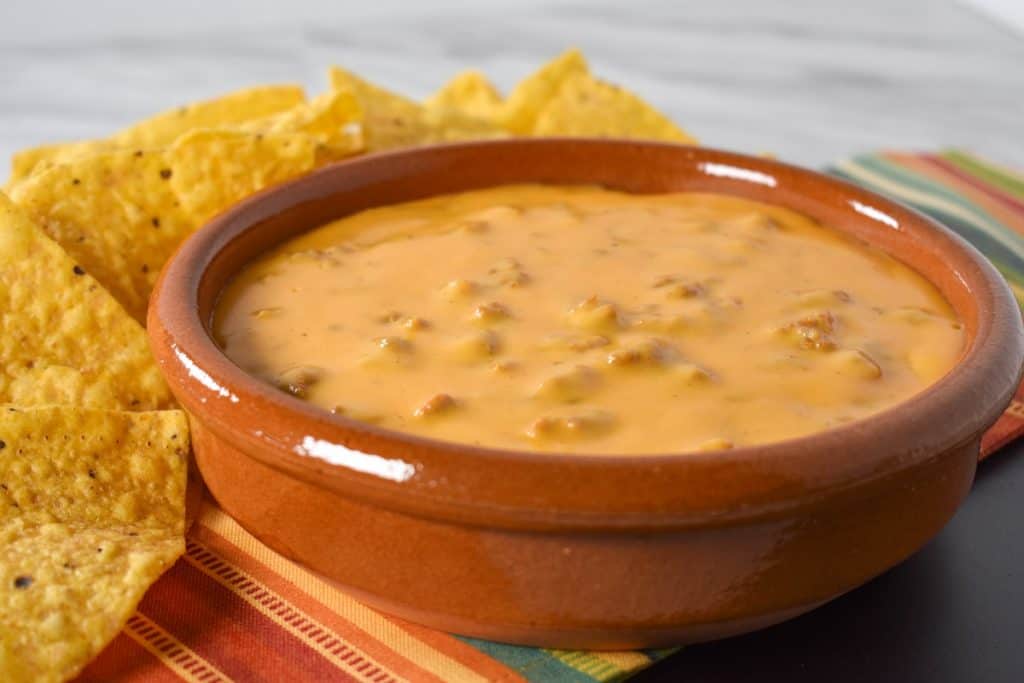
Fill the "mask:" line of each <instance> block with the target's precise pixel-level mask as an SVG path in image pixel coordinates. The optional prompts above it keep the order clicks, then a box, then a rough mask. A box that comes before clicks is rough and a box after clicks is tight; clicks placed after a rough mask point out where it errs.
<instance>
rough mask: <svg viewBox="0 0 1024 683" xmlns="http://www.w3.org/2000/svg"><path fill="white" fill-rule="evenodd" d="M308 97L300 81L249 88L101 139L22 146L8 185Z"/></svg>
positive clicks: (272, 111)
mask: <svg viewBox="0 0 1024 683" xmlns="http://www.w3.org/2000/svg"><path fill="white" fill-rule="evenodd" d="M304 100H305V95H304V94H303V91H302V88H300V87H299V86H296V85H262V86H257V87H254V88H245V89H243V90H237V91H235V92H231V93H228V94H227V95H222V96H221V97H216V98H214V99H211V100H205V101H203V102H196V103H194V104H188V105H185V106H183V107H177V108H175V109H170V110H168V111H165V112H162V113H160V114H157V115H156V116H152V117H150V118H148V119H144V120H142V121H140V122H138V123H136V124H133V125H131V126H129V127H128V128H125V129H124V130H121V131H120V132H118V133H115V134H114V135H112V136H110V137H109V138H106V139H102V140H85V141H82V142H68V143H62V144H55V145H44V146H42V147H34V148H31V149H26V150H23V151H21V152H18V153H17V154H15V155H14V158H13V159H12V160H11V177H10V179H9V180H8V183H7V188H8V190H9V191H10V190H12V189H13V188H14V186H15V185H16V184H17V183H19V182H21V181H22V180H24V179H25V178H27V177H29V176H30V175H32V173H34V172H37V171H41V170H45V169H46V168H49V167H50V166H53V165H55V164H60V163H67V162H69V161H73V160H74V159H78V158H81V157H83V156H89V155H92V154H98V153H100V152H107V151H111V150H116V149H121V148H131V149H132V151H134V150H136V149H154V148H159V147H166V146H167V145H169V144H171V143H172V142H174V140H175V139H176V138H177V137H178V136H179V135H182V134H183V133H187V132H188V131H190V130H192V129H194V128H225V127H232V126H236V125H239V124H242V123H244V122H246V121H251V120H254V119H261V118H264V117H266V116H271V115H273V114H276V113H278V112H282V111H286V110H288V109H291V108H292V107H295V106H296V105H298V104H300V103H301V102H303V101H304Z"/></svg>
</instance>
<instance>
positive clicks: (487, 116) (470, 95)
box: [424, 70, 502, 121]
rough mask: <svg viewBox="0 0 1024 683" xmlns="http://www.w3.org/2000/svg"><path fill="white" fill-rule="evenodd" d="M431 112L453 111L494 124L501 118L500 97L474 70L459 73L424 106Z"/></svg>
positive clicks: (486, 80)
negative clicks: (493, 122)
mask: <svg viewBox="0 0 1024 683" xmlns="http://www.w3.org/2000/svg"><path fill="white" fill-rule="evenodd" d="M424 106H425V107H426V108H427V110H428V111H431V112H445V111H457V112H460V113H462V114H464V115H466V116H472V117H474V118H477V119H482V120H484V121H497V119H498V117H499V115H500V114H501V107H502V100H501V93H499V92H498V89H497V88H496V87H494V84H493V83H491V82H490V81H489V80H488V79H487V76H485V75H484V74H483V73H482V72H480V71H476V70H470V71H463V72H462V73H460V74H458V75H456V76H455V77H454V78H452V79H451V80H450V81H448V82H447V83H445V84H444V85H443V86H442V87H441V89H440V90H438V91H437V92H435V93H434V94H433V95H431V96H430V98H429V99H427V101H426V102H424Z"/></svg>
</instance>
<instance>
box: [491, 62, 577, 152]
mask: <svg viewBox="0 0 1024 683" xmlns="http://www.w3.org/2000/svg"><path fill="white" fill-rule="evenodd" d="M589 73H590V68H589V67H588V66H587V60H586V59H585V58H584V57H583V53H582V52H580V51H579V50H576V49H572V50H568V51H566V52H564V53H562V54H560V55H559V56H558V57H555V58H554V59H553V60H551V61H550V62H548V63H547V64H545V65H544V66H542V67H541V68H539V69H537V71H535V72H534V73H533V74H531V75H529V76H527V77H526V78H524V79H523V80H522V81H520V82H519V84H518V85H516V87H515V88H513V90H512V92H511V93H509V96H508V99H506V100H505V107H504V110H503V111H502V113H501V124H502V126H504V127H505V128H506V129H508V130H509V131H511V132H512V133H513V134H515V135H529V134H531V133H532V132H533V129H534V124H535V123H536V121H537V117H538V116H539V115H540V112H541V110H542V109H543V108H544V107H545V106H546V105H547V104H548V102H549V101H551V98H553V97H554V96H555V94H556V93H557V92H558V90H559V88H560V87H561V86H562V83H563V82H564V81H565V80H566V79H567V78H570V77H571V76H574V75H579V74H584V75H585V74H589Z"/></svg>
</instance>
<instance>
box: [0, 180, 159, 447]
mask: <svg viewBox="0 0 1024 683" xmlns="http://www.w3.org/2000/svg"><path fill="white" fill-rule="evenodd" d="M0 402H10V403H18V404H21V405H39V404H45V403H74V404H80V405H87V406H93V407H97V408H121V409H124V410H152V409H155V408H164V407H167V406H169V405H172V404H173V400H172V398H171V394H170V391H169V390H168V388H167V385H166V384H165V383H164V380H163V378H162V377H161V376H160V372H159V371H158V369H157V366H156V362H155V361H154V360H153V356H152V354H151V353H150V351H149V346H148V345H147V343H146V334H145V332H144V330H143V329H142V327H141V326H140V325H139V324H138V323H137V322H136V321H135V320H132V319H131V317H130V316H129V315H128V314H127V313H125V311H124V309H123V308H121V306H120V305H119V304H118V303H117V301H115V300H114V298H113V297H111V295H110V294H109V293H108V292H107V291H106V290H105V289H103V288H102V287H101V286H100V285H99V283H97V282H96V280H95V279H93V277H92V276H91V275H90V274H89V272H88V271H87V270H86V269H84V268H83V267H82V266H81V265H80V264H79V263H77V262H76V261H74V260H73V259H72V258H71V257H70V256H68V254H67V253H65V252H64V250H62V249H61V248H60V246H58V245H57V244H56V243H55V242H53V241H52V240H51V239H49V238H48V237H47V236H46V235H45V234H43V232H42V231H41V230H40V229H39V228H38V227H37V226H36V225H35V224H33V223H32V222H31V221H30V220H29V219H28V217H27V216H25V214H24V213H23V212H22V211H21V210H20V209H19V208H18V207H17V206H15V205H14V204H13V203H12V202H11V201H10V200H9V199H8V198H7V197H6V196H5V195H3V194H0ZM0 455H2V453H0Z"/></svg>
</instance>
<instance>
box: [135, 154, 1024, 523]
mask: <svg viewBox="0 0 1024 683" xmlns="http://www.w3.org/2000/svg"><path fill="white" fill-rule="evenodd" d="M545 162H547V163H545ZM573 164H575V166H573ZM559 165H560V166H559ZM553 167H558V168H562V169H564V168H575V169H577V170H575V171H572V170H570V171H562V170H557V169H556V168H553ZM673 173H676V174H677V175H680V177H681V176H682V175H686V177H687V179H686V185H685V187H680V188H679V189H689V190H694V191H712V192H721V193H725V194H736V195H739V196H747V197H750V198H753V199H758V200H760V201H766V202H768V203H775V204H779V205H782V206H788V207H790V208H793V209H795V210H797V211H801V212H802V213H805V214H808V215H811V216H812V217H813V218H817V219H819V220H824V221H827V222H829V223H831V224H833V225H836V226H837V227H839V228H840V229H845V228H843V226H842V225H838V224H837V223H842V222H844V221H845V222H846V223H849V224H851V225H856V226H857V229H858V230H859V231H860V232H858V236H859V237H861V238H862V239H866V240H867V241H869V242H871V243H874V244H876V245H878V246H880V247H881V248H882V249H884V250H885V251H889V252H890V253H892V254H893V255H894V256H896V257H897V258H899V259H900V260H903V261H904V262H906V263H908V265H910V266H911V267H913V268H915V269H918V270H919V272H920V270H921V268H920V266H921V264H925V265H927V268H930V269H931V270H932V271H934V272H933V273H932V274H931V275H928V274H925V276H926V277H927V278H928V279H929V280H931V281H932V282H933V284H935V285H936V286H938V288H939V289H940V291H941V292H942V293H943V295H944V296H945V297H946V298H947V300H948V301H950V303H951V304H952V305H953V307H954V309H955V310H956V312H957V314H958V316H959V317H960V319H961V321H962V322H963V323H964V327H965V331H966V337H967V343H966V346H965V349H964V351H963V353H962V355H961V358H960V360H959V362H958V363H957V364H956V366H955V367H954V368H953V369H951V370H950V371H949V372H948V373H947V374H946V375H945V376H944V377H943V378H941V379H940V380H939V381H937V382H936V383H934V384H932V385H931V386H929V387H927V388H926V389H924V390H923V391H921V392H919V393H918V394H916V395H914V396H912V397H911V398H909V399H907V400H905V401H903V402H902V403H899V404H897V405H896V406H893V407H892V408H889V409H887V410H884V411H882V412H879V413H876V414H874V415H871V416H869V417H866V418H863V419H861V420H858V421H855V422H852V423H848V424H845V425H842V426H839V427H834V428H830V429H828V430H825V431H821V432H816V433H813V434H810V435H807V436H802V437H797V438H794V439H789V440H785V441H779V442H773V443H769V444H764V445H757V446H745V447H739V448H735V449H733V450H729V451H718V452H709V453H680V454H671V453H668V454H660V453H659V454H653V455H584V454H559V453H543V452H531V451H516V450H506V449H496V448H486V447H479V446H473V445H468V444H458V443H451V442H445V441H439V440H434V439H430V438H425V437H420V436H415V435H412V434H406V433H401V432H396V431H390V430H386V429H382V428H379V427H375V426H373V425H369V424H365V423H361V422H356V421H353V420H351V419H348V418H344V417H341V416H336V415H332V414H330V413H329V412H327V411H326V410H323V409H321V408H318V407H316V406H313V405H311V404H308V403H306V402H304V401H302V400H300V399H297V398H294V397H292V396H289V395H287V394H285V393H283V392H280V391H279V390H277V389H274V388H272V387H271V386H270V385H268V384H266V383H264V382H263V381H261V380H259V379H256V378H255V377H253V376H251V375H249V374H248V373H246V372H245V371H244V370H242V369H241V368H239V367H238V366H236V365H235V364H234V363H233V362H232V361H231V360H230V359H228V358H227V357H226V356H225V355H224V354H223V352H222V351H221V350H220V349H219V348H218V347H217V345H216V344H215V342H214V341H213V339H212V337H211V334H210V333H209V323H210V319H211V317H212V311H213V307H214V306H215V301H216V296H217V295H218V294H219V292H220V291H221V289H222V288H223V286H224V284H225V283H226V282H227V281H228V279H229V278H230V276H231V275H233V274H234V273H235V272H237V270H238V268H239V267H241V266H242V265H244V263H245V262H247V261H248V260H250V259H251V258H252V257H253V256H254V255H255V254H257V253H260V252H262V251H264V250H265V249H266V248H268V247H270V246H272V245H273V244H275V243H279V242H281V241H283V240H285V239H287V238H289V237H291V236H293V235H296V234H300V233H301V232H305V231H306V230H308V229H310V228H312V227H315V226H316V225H319V224H323V223H325V222H327V221H328V220H331V219H332V218H336V217H339V216H341V215H346V214H348V213H352V212H353V211H356V210H361V209H362V208H369V207H372V206H379V205H382V204H388V203H397V202H401V201H408V200H412V199H418V198H422V197H426V196H431V195H436V194H441V193H446V192H455V191H460V190H468V189H475V188H481V187H489V186H495V185H500V184H506V183H512V182H538V183H549V184H558V183H561V184H580V183H587V184H600V185H607V186H611V187H613V188H617V189H623V190H626V191H640V192H643V191H645V188H647V189H646V191H650V188H652V187H657V188H662V186H663V185H664V183H665V182H669V183H670V184H671V183H672V182H673V181H672V179H671V178H672V177H673V176H672V174H673ZM666 178H667V179H668V180H666ZM675 182H676V184H678V180H677V181H675ZM658 191H665V190H664V189H663V188H662V189H659V190H658ZM346 202H347V204H346V207H347V208H346V209H344V210H338V209H337V208H336V207H337V206H338V205H339V204H342V203H346ZM293 214H294V215H295V216H300V214H301V220H299V219H296V220H290V218H289V217H291V216H292V215H293ZM830 217H831V218H830ZM851 221H853V223H851ZM297 224H301V225H299V227H295V226H296V225H297ZM865 235H867V237H865ZM258 236H259V239H257V237H258ZM255 242H259V245H258V246H253V244H254V243H255ZM915 261H916V262H915ZM228 262H233V265H231V266H225V265H224V264H226V263H228ZM211 273H212V275H211ZM148 323H149V324H148V329H149V334H150V337H151V345H152V347H153V350H154V353H155V355H156V357H157V359H158V362H159V363H160V366H161V369H162V371H163V373H164V375H165V377H166V378H167V379H168V383H169V385H170V387H171V389H172V391H173V392H174V394H175V395H176V396H177V398H178V400H179V401H180V402H181V404H182V405H183V407H185V408H186V410H187V411H188V412H189V413H190V414H191V415H192V417H193V419H194V420H195V421H197V422H198V423H199V425H200V428H202V429H207V430H209V431H210V432H211V433H212V434H214V435H215V436H216V437H218V438H220V439H224V440H226V441H227V442H228V443H230V444H232V445H234V446H235V447H237V448H240V449H242V450H243V451H245V452H246V453H247V454H248V455H249V456H250V457H252V458H254V459H255V460H257V461H259V462H262V463H263V464H266V465H269V466H271V467H273V468H275V469H277V470H279V471H282V472H285V473H287V474H289V475H290V476H294V477H298V478H299V479H301V480H303V481H306V482H308V483H312V484H314V485H316V486H320V487H324V488H326V489H328V490H331V491H333V492H335V493H337V494H339V495H343V496H347V497H351V498H353V499H357V500H361V501H363V502H366V503H370V504H374V505H378V506H380V507H382V508H385V509H391V510H396V511H401V512H404V513H406V514H412V515H417V516H422V517H428V518H435V519H444V520H448V521H456V522H461V523H465V524H471V525H487V526H503V527H509V528H522V529H539V528H564V527H570V528H578V529H591V530H595V531H596V530H616V529H618V530H642V529H650V530H654V529H664V528H685V527H690V526H699V525H705V524H732V523H738V522H741V521H747V520H751V519H754V518H764V517H768V516H775V515H782V514H789V513H791V512H792V511H793V509H794V508H797V507H801V506H811V505H817V504H820V503H821V502H822V501H833V502H835V503H836V504H841V503H842V501H843V499H844V497H845V496H847V495H855V491H856V489H857V488H858V486H859V485H862V484H865V483H867V482H870V481H873V480H877V479H879V478H881V477H886V476H890V475H892V474H893V473H894V472H897V471H901V470H903V469H904V468H908V467H912V466H915V465H917V464H920V463H922V462H925V461H927V460H929V459H930V458H933V457H936V456H938V455H939V454H941V453H943V452H944V451H947V450H948V449H950V448H951V447H953V446H961V445H963V444H965V443H968V442H970V441H972V440H975V441H976V440H977V439H979V438H980V434H981V433H982V431H983V430H984V429H985V428H987V427H988V426H990V425H991V424H992V423H993V422H994V421H995V420H996V418H997V417H998V416H999V414H1000V413H1001V412H1002V410H1003V409H1004V407H1005V406H1006V405H1007V404H1008V402H1009V400H1010V398H1011V397H1012V395H1013V392H1014V390H1015V389H1016V387H1017V383H1018V381H1019V379H1020V373H1021V363H1022V357H1024V347H1022V332H1021V321H1020V314H1019V309H1018V308H1017V305H1016V303H1015V301H1014V299H1013V296H1012V294H1011V293H1010V290H1009V288H1008V286H1007V285H1006V283H1005V281H1004V280H1003V279H1002V277H1001V276H1000V275H999V274H998V273H997V271H996V270H995V269H994V267H993V266H992V265H991V264H990V263H989V262H988V261H987V260H986V259H985V258H984V257H983V256H981V255H980V254H979V253H978V252H977V250H976V249H974V247H973V246H971V245H970V244H968V243H967V242H966V241H964V240H963V239H962V238H960V237H959V236H957V235H955V234H953V233H952V232H950V231H949V230H948V229H946V228H944V227H942V226H940V225H939V224H937V223H935V222H934V221H932V220H931V219H929V218H927V217H925V216H923V215H922V214H920V213H917V212H916V211H914V210H912V209H909V208H907V207H905V206H902V205H900V204H897V203H895V202H893V201H890V200H888V199H886V198H884V197H882V196H880V195H877V194H874V193H872V192H869V191H867V190H864V189H863V188H860V187H857V186H854V185H852V184H849V183H846V182H843V181H841V180H838V179H835V178H832V177H829V176H825V175H822V174H819V173H816V172H813V171H809V170H806V169H802V168H799V167H796V166H792V165H788V164H784V163H781V162H778V161H773V160H768V159H764V158H755V157H750V156H746V155H741V154H736V153H731V152H726V151H720V150H714V149H709V148H698V147H690V146H683V145H673V144H666V143H655V142H636V141H625V140H607V139H603V140H597V139H579V138H576V139H558V138H547V139H516V140H500V141H487V142H472V143H458V144H452V145H440V146H432V147H423V148H414V149H409V150H402V151H397V152H390V153H384V154H376V155H370V156H366V157H360V158H355V159H352V160H348V161H343V162H340V163H338V164H334V165H331V166H328V167H325V168H322V169H320V170H318V171H315V172H313V173H311V174H310V175H307V176H304V177H302V178H299V179H297V180H294V181H290V182H287V183H284V184H282V185H279V186H276V187H273V188H270V189H268V190H265V191H263V192H261V193H259V194H257V195H254V196H252V197H250V198H248V199H246V200H244V201H242V202H241V203H239V204H237V205H236V206H234V207H232V208H230V209H228V210H227V211H226V212H224V213H223V214H221V215H219V216H217V217H216V218H214V219H213V220H212V221H210V222H209V223H208V224H207V225H206V226H204V227H203V228H202V229H200V230H199V231H197V232H196V233H195V234H194V235H192V236H191V237H190V238H189V239H188V240H187V241H186V242H185V243H184V244H183V245H182V246H181V247H180V249H179V250H178V252H177V254H176V255H175V256H174V257H173V258H172V259H171V260H170V261H169V262H168V263H167V265H166V266H165V268H164V269H163V271H162V273H161V275H160V278H159V280H158V283H157V286H156V288H155V292H154V296H153V300H152V302H151V305H150V309H149V320H148ZM268 495H272V493H271V492H268Z"/></svg>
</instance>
